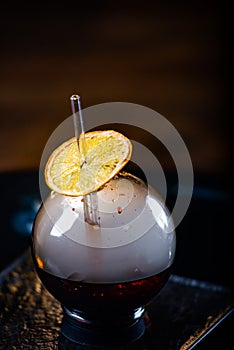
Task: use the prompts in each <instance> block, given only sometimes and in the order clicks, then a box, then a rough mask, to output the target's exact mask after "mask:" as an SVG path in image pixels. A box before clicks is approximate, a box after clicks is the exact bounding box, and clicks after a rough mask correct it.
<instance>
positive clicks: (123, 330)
mask: <svg viewBox="0 0 234 350" xmlns="http://www.w3.org/2000/svg"><path fill="white" fill-rule="evenodd" d="M63 309H64V317H63V321H62V326H61V333H62V334H63V335H64V336H65V337H66V338H67V339H69V340H71V341H72V342H75V343H78V344H81V345H86V346H96V347H101V346H111V345H121V344H127V343H132V342H134V341H136V340H137V339H139V338H140V337H141V336H142V335H143V334H144V332H145V323H144V319H143V313H144V309H143V308H139V309H137V310H134V313H133V314H132V315H131V316H128V317H127V318H122V319H121V318H119V317H118V316H117V317H115V318H114V319H106V320H105V321H104V320H95V321H90V320H87V319H85V318H84V317H83V316H81V315H80V313H79V312H77V311H74V310H72V311H70V310H68V309H67V308H63ZM114 316H115V315H114Z"/></svg>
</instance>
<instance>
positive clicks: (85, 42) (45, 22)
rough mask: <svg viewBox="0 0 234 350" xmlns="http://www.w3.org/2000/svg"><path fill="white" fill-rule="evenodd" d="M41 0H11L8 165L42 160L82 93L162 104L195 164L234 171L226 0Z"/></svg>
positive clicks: (3, 136)
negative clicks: (40, 0)
mask: <svg viewBox="0 0 234 350" xmlns="http://www.w3.org/2000/svg"><path fill="white" fill-rule="evenodd" d="M36 4H37V2H36V3H35V2H33V4H31V5H30V3H27V2H26V3H25V2H24V3H20V4H19V5H14V6H13V5H11V4H9V5H2V4H1V11H0V30H1V39H0V40H1V45H0V50H1V55H0V77H1V78H0V118H1V124H0V171H8V170H22V169H34V168H38V166H39V162H40V157H41V154H42V151H43V148H44V146H45V143H46V142H47V139H48V138H49V136H50V134H51V133H52V132H53V130H54V129H55V128H56V127H57V126H58V125H59V124H60V123H61V122H62V121H63V120H64V119H65V118H67V117H68V116H69V115H70V114H71V110H70V102H69V97H70V95H72V94H73V93H79V94H80V95H81V96H82V105H83V107H84V108H85V107H88V106H91V105H94V104H98V103H104V102H112V101H115V102H116V101H121V102H133V103H136V104H141V105H144V106H146V107H150V108H152V109H154V110H155V111H157V112H159V113H160V114H162V115H163V116H164V117H166V118H167V119H168V120H169V121H170V122H171V123H172V124H173V125H174V126H175V127H176V129H177V130H178V131H179V133H180V134H181V136H182V138H183V139H184V141H185V143H186V145H187V147H188V149H189V152H190V154H191V158H192V162H193V165H194V168H195V170H197V171H199V172H209V173H223V172H228V170H229V166H230V152H231V137H230V124H229V123H230V119H229V114H230V104H231V102H230V96H231V92H230V88H231V63H232V62H231V61H232V58H231V34H230V29H231V11H230V8H229V7H228V6H227V4H226V3H225V1H224V2H222V4H219V5H217V4H215V3H214V2H210V3H209V2H206V1H205V2H201V3H200V2H199V1H198V2H197V1H196V2H192V3H191V2H189V4H187V2H184V4H182V3H181V4H174V5H165V4H164V5H163V4H161V5H159V3H158V2H155V4H154V5H153V4H151V2H149V3H147V2H143V3H142V2H139V1H135V2H130V1H126V2H124V1H118V2H108V1H101V2H98V4H96V5H92V7H91V5H90V4H87V5H85V4H83V5H81V4H82V3H81V2H80V3H79V2H78V4H76V5H73V4H72V5H71V3H67V4H66V5H64V4H61V5H59V4H57V5H54V6H52V5H50V6H49V5H47V6H46V7H43V8H42V6H40V5H38V6H37V5H36ZM32 6H33V7H32Z"/></svg>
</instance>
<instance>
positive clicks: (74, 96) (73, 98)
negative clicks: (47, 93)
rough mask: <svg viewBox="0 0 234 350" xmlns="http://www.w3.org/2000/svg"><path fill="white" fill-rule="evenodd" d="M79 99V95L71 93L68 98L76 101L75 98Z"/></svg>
mask: <svg viewBox="0 0 234 350" xmlns="http://www.w3.org/2000/svg"><path fill="white" fill-rule="evenodd" d="M79 99H80V96H79V95H72V96H71V97H70V100H71V101H76V100H79Z"/></svg>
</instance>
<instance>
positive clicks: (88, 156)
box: [45, 130, 132, 196]
mask: <svg viewBox="0 0 234 350" xmlns="http://www.w3.org/2000/svg"><path fill="white" fill-rule="evenodd" d="M81 141H82V140H81ZM81 141H80V143H79V148H80V150H79V149H78V145H77V140H76V138H75V137H74V138H72V139H70V140H68V141H66V142H65V143H63V144H62V145H60V146H59V147H58V148H56V149H55V151H54V152H53V153H52V154H51V156H50V157H49V159H48V162H47V164H46V167H45V180H46V183H47V185H48V186H49V187H50V189H51V190H53V191H55V192H58V193H61V194H65V195H70V196H83V195H86V194H88V193H91V192H94V191H96V190H98V189H99V188H100V187H101V186H103V185H104V184H105V183H106V182H108V181H109V180H110V179H111V178H113V177H114V176H115V175H116V174H117V173H118V172H119V171H120V170H121V169H122V168H123V167H124V165H125V164H126V163H127V162H128V161H129V159H130V157H131V153H132V145H131V142H130V140H129V139H128V138H127V137H125V136H124V135H122V134H121V133H119V132H116V131H113V130H106V131H93V132H88V133H86V134H85V144H83V142H81Z"/></svg>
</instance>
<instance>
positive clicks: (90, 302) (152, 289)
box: [35, 264, 171, 318]
mask: <svg viewBox="0 0 234 350" xmlns="http://www.w3.org/2000/svg"><path fill="white" fill-rule="evenodd" d="M35 266H36V270H37V273H38V276H39V278H40V279H41V281H42V283H43V284H44V286H45V287H46V288H47V289H48V291H49V292H50V293H51V294H52V295H53V296H54V297H55V298H56V299H57V300H58V301H59V302H60V303H61V304H62V305H63V306H65V307H66V308H68V309H75V310H80V311H82V310H84V311H85V312H86V313H89V312H90V313H93V312H94V310H95V314H97V317H98V318H100V317H104V318H105V317H106V316H107V315H108V314H112V313H113V312H114V311H116V312H118V314H119V315H120V314H127V313H128V312H132V310H134V309H137V308H138V307H140V306H142V305H146V304H147V303H148V302H149V301H150V300H151V299H152V298H153V297H154V296H156V295H157V294H158V292H159V291H160V290H161V288H162V287H163V286H164V285H165V283H166V282H167V280H168V278H169V276H170V273H171V268H167V269H166V270H164V271H162V272H160V273H158V274H156V275H154V276H150V277H147V278H143V279H140V280H135V281H130V282H117V283H89V282H84V281H73V280H68V279H64V278H60V277H57V276H55V275H52V274H50V273H48V272H46V271H44V270H43V269H41V268H39V267H38V266H37V264H36V265H35Z"/></svg>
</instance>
